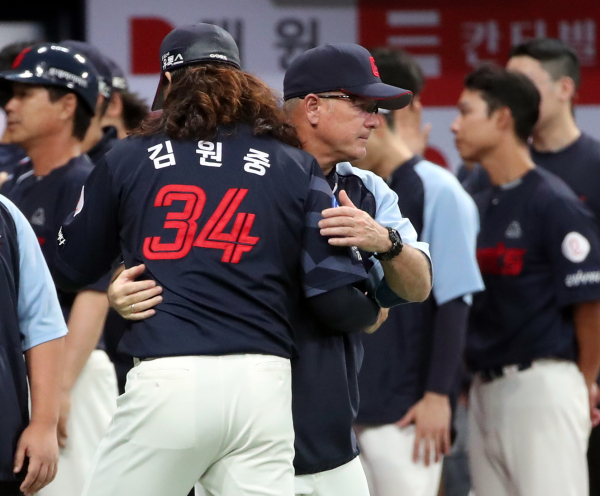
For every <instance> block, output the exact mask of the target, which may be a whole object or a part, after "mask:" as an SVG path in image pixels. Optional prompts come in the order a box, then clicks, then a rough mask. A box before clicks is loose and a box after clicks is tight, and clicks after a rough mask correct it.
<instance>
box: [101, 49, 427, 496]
mask: <svg viewBox="0 0 600 496" xmlns="http://www.w3.org/2000/svg"><path fill="white" fill-rule="evenodd" d="M325 88H329V90H328V91H322V90H324V89H325ZM340 88H345V89H346V90H345V91H348V92H352V93H354V97H353V99H351V100H349V99H346V98H341V97H342V96H344V95H346V94H347V93H346V92H345V91H341V90H340ZM359 94H360V95H361V96H359ZM363 95H364V96H363ZM374 97H377V98H379V100H378V104H379V105H382V106H385V107H391V108H398V107H402V106H404V105H406V104H408V102H409V101H410V97H407V92H406V91H405V90H402V89H400V88H395V87H392V86H389V85H384V84H382V83H381V81H380V79H379V77H377V76H376V75H375V74H374V69H373V65H372V61H371V59H370V55H369V53H368V51H367V50H365V49H364V48H362V47H360V46H358V45H350V44H334V45H322V46H320V47H317V48H315V49H312V50H309V51H307V52H305V53H304V54H302V55H300V56H299V57H297V58H296V59H295V60H294V61H293V62H292V64H291V65H290V68H289V69H288V71H287V73H286V77H285V80H284V98H285V100H286V103H285V105H284V111H285V112H286V115H287V117H288V119H289V122H290V123H292V124H294V126H295V127H296V129H297V131H298V136H299V137H300V139H301V141H302V142H303V144H304V145H303V146H304V149H305V150H306V151H309V152H310V153H311V154H312V155H313V156H314V157H315V158H316V159H317V161H318V162H319V165H320V166H321V169H322V170H323V171H324V172H326V173H327V181H328V183H329V186H330V187H331V188H332V190H333V191H335V194H336V196H337V199H338V202H339V204H340V205H342V208H336V209H328V210H326V211H325V212H323V215H324V216H325V217H327V221H325V222H326V224H330V225H329V227H328V226H327V225H325V226H324V227H323V229H322V231H321V232H322V233H323V234H325V235H327V233H328V230H329V229H338V227H336V225H337V223H340V224H342V225H343V226H344V232H343V233H341V232H337V234H338V235H339V234H343V235H344V236H345V238H346V239H345V240H344V241H343V242H344V243H347V244H348V245H355V246H357V247H358V248H359V249H360V253H361V258H362V260H363V262H364V263H365V266H366V267H367V268H370V269H371V271H372V272H373V273H377V271H378V270H379V271H380V272H384V271H388V273H392V276H391V277H392V279H394V278H396V279H397V280H400V281H403V282H405V284H406V287H407V288H409V291H408V292H402V291H401V294H402V296H403V297H404V298H406V299H407V300H408V299H417V298H421V299H422V298H424V297H425V296H426V295H427V293H428V291H429V289H430V288H429V284H430V274H429V262H428V247H427V245H426V244H425V243H420V242H418V241H417V240H416V233H415V232H414V229H413V228H412V226H411V225H410V222H408V221H407V220H406V219H403V218H402V217H401V215H400V212H399V209H398V205H397V196H396V195H395V194H394V193H393V192H392V191H391V190H390V189H389V188H388V187H387V186H386V185H385V183H384V182H383V181H382V180H381V179H379V178H377V177H376V176H375V175H373V174H372V173H369V172H365V171H361V170H359V169H356V168H353V167H351V166H350V165H349V164H347V163H346V164H338V165H336V164H337V162H339V161H341V160H354V159H356V158H360V157H363V156H364V154H365V140H364V139H363V137H364V136H368V135H369V134H370V132H371V130H372V129H373V128H374V127H375V126H376V125H377V120H376V118H375V113H376V111H377V106H376V105H375V101H374ZM309 120H310V121H312V123H311V125H310V126H308V125H305V122H308V121H309ZM340 123H344V124H345V126H344V127H343V128H340V127H339V124H340ZM329 221H331V222H329ZM383 226H388V227H390V229H391V230H392V231H395V229H396V228H397V229H398V232H399V233H401V234H398V237H400V236H401V238H400V242H401V243H402V245H403V248H400V247H399V246H398V245H397V246H395V247H394V245H393V244H392V243H391V240H390V237H392V236H396V232H393V233H391V235H390V232H389V231H388V229H385V228H383ZM396 239H398V238H396ZM338 242H339V241H338ZM390 245H391V246H392V248H390ZM404 250H406V251H404ZM373 252H377V253H378V256H379V258H381V259H384V260H385V259H386V257H387V256H389V260H385V261H384V262H383V268H382V267H381V265H379V264H380V262H379V261H377V260H376V259H373V258H372V256H371V255H372V253H373ZM386 253H387V255H386ZM401 254H403V256H402V255H401ZM423 254H425V255H426V256H424V255H423ZM419 268H420V270H421V274H420V275H419V272H418V271H419ZM140 271H141V268H137V269H136V268H133V269H130V270H129V271H127V272H125V273H123V274H121V275H120V276H119V277H118V278H117V280H116V281H115V283H114V284H113V285H112V286H111V289H109V297H110V298H111V300H112V303H113V304H114V306H115V307H116V308H117V310H119V311H120V312H121V314H122V315H125V316H128V318H132V319H139V318H147V317H150V316H152V315H154V311H155V310H152V309H150V310H149V308H150V307H152V306H154V305H157V304H158V303H160V302H161V301H162V298H161V297H160V296H158V294H159V293H160V289H161V288H160V287H154V288H150V284H149V283H150V282H149V281H139V282H134V281H133V279H134V278H135V276H136V275H137V274H139V273H141V272H140ZM380 276H381V275H380V274H379V275H378V277H380ZM386 276H387V274H386ZM377 280H378V281H379V279H377ZM407 280H408V281H417V282H416V283H415V284H414V285H411V282H407ZM423 282H424V284H423ZM419 285H422V286H424V289H421V294H419V288H418V287H415V286H419ZM374 293H375V294H378V295H379V296H380V297H381V300H384V301H383V302H382V304H384V305H385V304H387V306H391V305H392V304H396V303H398V302H399V301H405V300H402V299H400V298H399V296H398V295H396V294H395V293H394V292H392V291H391V289H390V287H389V286H388V285H387V282H386V281H385V280H383V281H382V282H381V284H380V285H379V286H377V287H376V288H374ZM132 305H134V306H135V309H136V311H135V312H133V313H132V311H131V310H132V309H130V306H132ZM335 305H336V308H337V307H341V308H346V311H347V312H351V311H352V310H351V308H350V307H349V306H348V305H349V303H348V302H345V301H337V302H335ZM353 318H355V317H353ZM293 323H294V331H295V332H294V334H295V338H296V345H297V347H298V352H299V357H298V358H297V359H295V360H293V361H292V410H293V416H294V431H295V434H296V439H295V451H296V454H295V459H294V467H295V473H296V482H295V491H296V494H298V495H304V494H306V495H309V494H310V495H314V496H318V495H323V496H328V495H344V496H348V495H367V494H368V487H367V483H366V479H365V476H364V472H363V470H362V467H361V464H360V462H359V460H358V458H357V455H358V447H357V444H356V437H355V435H354V433H353V432H352V422H353V419H354V417H355V415H356V411H357V408H358V388H357V373H358V370H359V368H360V362H361V357H362V345H361V343H360V337H359V335H358V334H356V333H354V334H353V333H350V332H349V331H350V330H351V329H352V326H351V325H349V322H348V321H347V320H346V321H345V322H341V327H342V328H343V329H344V331H346V333H345V334H340V333H338V335H333V334H334V332H333V330H332V329H331V326H327V325H323V323H322V322H319V321H317V320H315V319H314V318H312V317H311V314H310V312H309V311H308V310H307V308H306V303H305V302H304V303H301V304H300V306H299V309H298V312H297V314H296V317H295V319H294V320H293ZM317 383H318V386H317V385H316V384H317Z"/></svg>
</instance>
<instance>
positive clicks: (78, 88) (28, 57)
mask: <svg viewBox="0 0 600 496" xmlns="http://www.w3.org/2000/svg"><path fill="white" fill-rule="evenodd" d="M13 82H15V83H23V84H34V85H40V86H60V87H63V88H67V89H69V90H70V91H72V92H73V93H75V94H76V95H78V96H79V97H81V99H82V101H83V103H85V104H86V106H87V107H88V110H90V111H91V113H92V114H94V113H95V112H96V101H97V100H98V73H97V71H96V68H95V67H94V65H93V63H92V62H91V61H90V60H88V59H87V58H86V57H85V56H84V55H82V54H81V53H79V52H78V51H76V50H74V49H73V48H71V47H65V46H62V45H59V44H56V43H42V44H40V45H35V46H33V47H30V48H25V50H23V51H22V52H21V53H20V54H19V55H18V56H17V58H16V59H15V61H14V63H13V65H12V69H11V70H9V71H2V72H0V93H1V94H2V97H3V99H4V100H6V102H8V100H9V99H10V98H12V84H11V83H13Z"/></svg>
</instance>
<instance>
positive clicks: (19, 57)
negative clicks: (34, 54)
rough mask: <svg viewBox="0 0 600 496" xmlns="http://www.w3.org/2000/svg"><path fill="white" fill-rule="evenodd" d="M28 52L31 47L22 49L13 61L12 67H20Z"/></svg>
mask: <svg viewBox="0 0 600 496" xmlns="http://www.w3.org/2000/svg"><path fill="white" fill-rule="evenodd" d="M28 52H31V47H27V48H24V49H23V50H21V53H20V54H19V55H17V58H16V59H15V61H14V62H13V64H12V66H11V69H16V68H17V67H19V66H20V65H21V62H23V57H25V55H27V53H28Z"/></svg>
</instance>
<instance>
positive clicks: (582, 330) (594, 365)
mask: <svg viewBox="0 0 600 496" xmlns="http://www.w3.org/2000/svg"><path fill="white" fill-rule="evenodd" d="M574 321H575V333H576V336H577V344H578V348H579V356H578V359H577V365H578V366H579V370H581V373H582V374H583V376H584V377H585V382H586V383H587V385H588V387H589V386H591V384H592V383H594V382H596V378H597V377H598V371H599V370H600V301H594V302H588V303H582V304H580V305H577V306H576V307H575V310H574Z"/></svg>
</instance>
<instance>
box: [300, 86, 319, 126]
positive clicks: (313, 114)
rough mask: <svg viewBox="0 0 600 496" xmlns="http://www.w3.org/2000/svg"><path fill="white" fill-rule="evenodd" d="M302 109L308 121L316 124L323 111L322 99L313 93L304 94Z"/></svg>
mask: <svg viewBox="0 0 600 496" xmlns="http://www.w3.org/2000/svg"><path fill="white" fill-rule="evenodd" d="M304 111H305V114H306V118H307V119H308V122H310V123H311V124H312V125H313V126H316V125H317V124H318V123H319V118H320V116H321V112H322V111H323V106H322V100H321V99H320V98H319V97H318V96H317V95H315V94H314V93H310V94H308V95H306V96H305V97H304Z"/></svg>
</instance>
